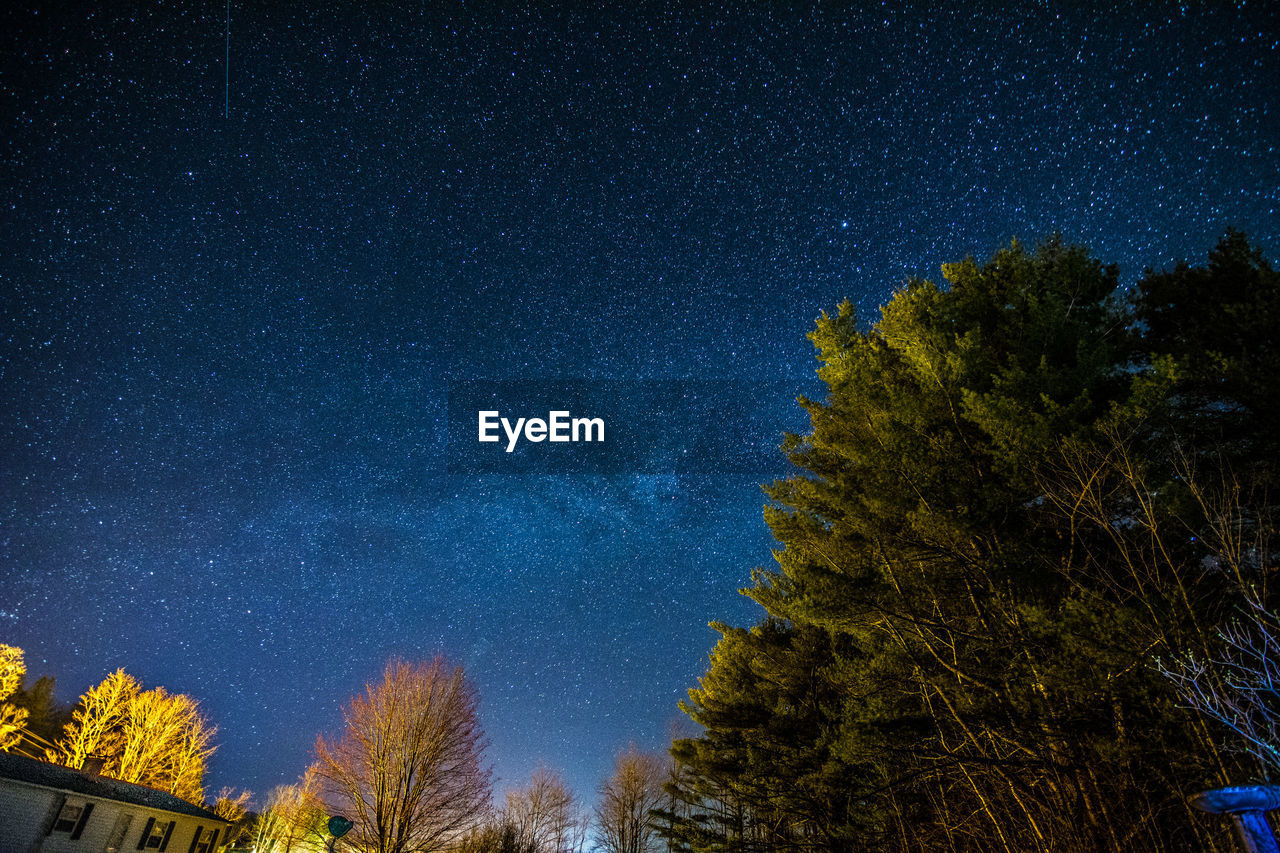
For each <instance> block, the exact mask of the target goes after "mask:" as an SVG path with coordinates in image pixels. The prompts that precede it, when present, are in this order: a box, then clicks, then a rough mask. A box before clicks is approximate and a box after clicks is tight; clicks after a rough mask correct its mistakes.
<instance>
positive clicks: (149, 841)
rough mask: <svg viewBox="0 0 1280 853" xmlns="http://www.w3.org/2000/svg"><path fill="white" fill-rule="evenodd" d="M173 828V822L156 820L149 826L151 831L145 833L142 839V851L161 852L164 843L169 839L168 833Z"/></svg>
mask: <svg viewBox="0 0 1280 853" xmlns="http://www.w3.org/2000/svg"><path fill="white" fill-rule="evenodd" d="M172 828H173V821H171V820H158V821H156V822H155V823H153V824H152V825H151V831H150V832H148V833H147V835H146V837H145V838H144V839H143V844H142V849H143V850H163V849H164V842H165V840H166V839H168V837H169V831H170V830H171V829H172Z"/></svg>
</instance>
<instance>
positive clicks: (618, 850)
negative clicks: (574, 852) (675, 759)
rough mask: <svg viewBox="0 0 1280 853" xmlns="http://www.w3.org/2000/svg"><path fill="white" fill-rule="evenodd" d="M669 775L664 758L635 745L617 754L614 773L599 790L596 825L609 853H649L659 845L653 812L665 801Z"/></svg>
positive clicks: (602, 846)
mask: <svg viewBox="0 0 1280 853" xmlns="http://www.w3.org/2000/svg"><path fill="white" fill-rule="evenodd" d="M666 777H667V767H666V762H665V761H664V760H663V758H661V757H659V756H657V755H652V754H650V753H643V752H638V751H636V748H635V746H634V745H632V746H631V747H630V748H629V749H628V750H627V751H626V752H624V753H622V754H621V755H619V756H618V758H617V760H616V761H615V762H614V765H613V775H612V776H610V777H609V779H608V780H607V781H606V782H605V783H604V785H603V786H602V787H601V789H600V804H599V805H598V806H596V826H597V830H598V832H599V840H600V846H601V848H603V849H604V850H605V851H607V853H649V851H653V850H657V849H658V847H659V837H658V833H657V830H656V828H655V823H654V820H653V816H652V814H651V812H653V811H654V810H655V809H660V808H662V806H663V804H664V803H665V795H664V793H663V789H662V784H663V782H664V781H665V780H666Z"/></svg>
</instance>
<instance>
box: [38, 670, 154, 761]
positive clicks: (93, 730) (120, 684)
mask: <svg viewBox="0 0 1280 853" xmlns="http://www.w3.org/2000/svg"><path fill="white" fill-rule="evenodd" d="M140 692H142V685H140V684H138V681H137V679H135V678H134V677H133V676H132V675H129V674H128V673H127V672H125V671H124V670H123V669H117V670H116V671H115V672H113V673H111V674H110V675H108V676H107V677H106V678H104V679H103V680H102V683H100V684H98V685H96V686H94V687H90V688H89V690H88V692H86V693H85V694H84V695H83V696H81V697H80V704H79V705H78V706H77V707H76V710H75V713H73V714H72V715H71V722H70V723H68V724H67V726H66V728H65V729H63V733H62V737H61V738H60V739H59V740H58V744H57V749H56V750H53V751H50V752H49V760H51V761H54V762H57V763H58V764H61V765H64V766H66V767H71V768H73V769H75V770H79V769H80V768H81V767H83V766H84V762H85V759H86V758H88V757H89V756H91V755H100V756H103V757H106V756H109V755H112V754H116V753H119V752H120V751H121V750H122V748H123V743H124V738H123V730H124V720H125V717H126V716H127V715H128V707H129V703H130V702H132V701H133V699H134V697H136V696H137V695H138V694H139V693H140Z"/></svg>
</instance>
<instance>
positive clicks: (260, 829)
mask: <svg viewBox="0 0 1280 853" xmlns="http://www.w3.org/2000/svg"><path fill="white" fill-rule="evenodd" d="M327 818H328V813H327V812H326V810H325V807H324V803H322V802H320V797H319V796H318V795H317V794H316V791H315V775H314V773H312V772H310V771H308V773H307V775H306V776H304V777H303V779H302V781H301V782H299V783H298V784H296V785H281V786H280V787H278V788H275V789H273V790H272V791H271V793H270V794H268V795H267V802H266V806H265V807H264V808H263V810H262V814H261V815H259V816H258V820H257V823H256V824H255V826H254V832H253V849H254V850H255V851H257V853H313V851H315V853H318V851H322V850H324V849H325V833H326V829H325V821H326V820H327Z"/></svg>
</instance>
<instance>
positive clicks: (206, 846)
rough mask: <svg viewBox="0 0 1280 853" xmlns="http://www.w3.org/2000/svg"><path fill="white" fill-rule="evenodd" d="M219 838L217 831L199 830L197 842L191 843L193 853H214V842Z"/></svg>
mask: <svg viewBox="0 0 1280 853" xmlns="http://www.w3.org/2000/svg"><path fill="white" fill-rule="evenodd" d="M217 837H218V831H217V830H216V829H197V830H196V838H195V841H193V842H191V851H192V853H213V842H214V839H216V838H217Z"/></svg>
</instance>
